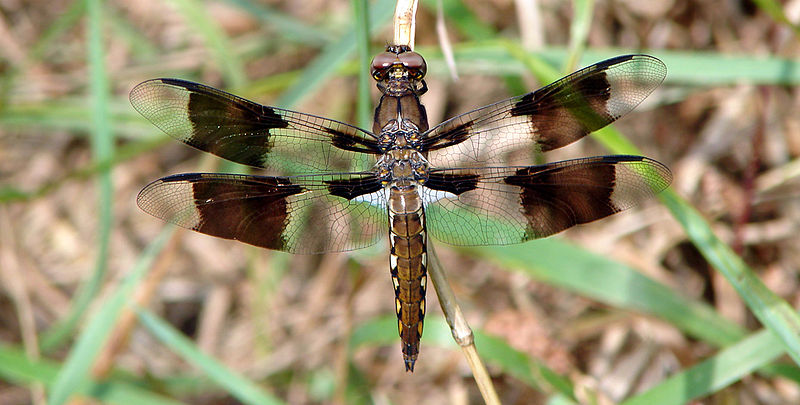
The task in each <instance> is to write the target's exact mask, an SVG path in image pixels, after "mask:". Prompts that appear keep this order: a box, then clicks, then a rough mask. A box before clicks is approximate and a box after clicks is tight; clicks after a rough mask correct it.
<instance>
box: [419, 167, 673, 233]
mask: <svg viewBox="0 0 800 405" xmlns="http://www.w3.org/2000/svg"><path fill="white" fill-rule="evenodd" d="M671 181H672V174H671V173H670V171H669V169H668V168H667V167H666V166H664V165H663V164H661V163H659V162H657V161H655V160H652V159H648V158H645V157H642V156H627V155H617V156H598V157H590V158H584V159H574V160H566V161H562V162H555V163H550V164H545V165H538V166H518V167H483V168H460V169H437V170H434V171H433V172H432V173H431V176H430V177H429V180H428V181H427V182H426V183H425V186H426V187H425V188H424V191H423V192H424V195H423V198H424V200H425V201H426V202H427V204H426V216H427V226H428V232H430V234H431V235H433V236H434V237H435V238H436V239H439V240H441V241H443V242H445V243H449V244H452V245H506V244H512V243H519V242H524V241H527V240H531V239H536V238H542V237H545V236H549V235H552V234H554V233H557V232H561V231H563V230H565V229H567V228H570V227H572V226H574V225H577V224H583V223H587V222H591V221H595V220H598V219H600V218H605V217H607V216H609V215H612V214H614V213H617V212H619V211H622V210H625V209H627V208H630V207H632V206H634V205H635V204H637V203H639V202H641V201H643V200H645V199H647V198H649V197H651V196H653V195H655V194H657V193H658V192H660V191H662V190H664V189H665V188H667V187H668V186H669V183H670V182H671Z"/></svg>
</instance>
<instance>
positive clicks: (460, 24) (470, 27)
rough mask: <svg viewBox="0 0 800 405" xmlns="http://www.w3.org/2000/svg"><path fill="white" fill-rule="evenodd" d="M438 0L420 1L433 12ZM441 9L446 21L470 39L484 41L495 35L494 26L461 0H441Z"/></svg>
mask: <svg viewBox="0 0 800 405" xmlns="http://www.w3.org/2000/svg"><path fill="white" fill-rule="evenodd" d="M437 1H438V0H423V1H422V2H421V3H422V5H424V6H425V7H427V8H428V9H430V10H431V13H435V10H436V8H437V4H436V2H437ZM442 10H443V13H444V15H445V16H446V18H447V22H448V24H449V23H452V25H453V26H454V27H456V29H458V31H459V32H460V33H461V34H462V35H464V36H465V37H466V38H469V39H470V40H472V41H484V40H489V39H492V38H496V37H497V33H496V32H495V30H494V28H492V27H491V26H490V25H489V24H486V23H484V22H483V21H481V20H480V19H479V18H478V17H477V16H476V15H475V14H474V13H473V12H472V10H470V9H469V8H468V7H467V6H465V5H464V2H463V1H460V0H442Z"/></svg>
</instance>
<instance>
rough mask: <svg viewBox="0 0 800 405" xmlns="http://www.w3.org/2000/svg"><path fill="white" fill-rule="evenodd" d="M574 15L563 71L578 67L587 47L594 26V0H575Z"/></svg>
mask: <svg viewBox="0 0 800 405" xmlns="http://www.w3.org/2000/svg"><path fill="white" fill-rule="evenodd" d="M572 9H573V10H574V11H573V14H574V15H573V17H572V23H571V24H570V27H569V47H568V48H567V49H569V51H568V55H569V56H568V57H567V59H566V62H565V63H564V68H563V69H562V71H563V72H564V73H568V72H572V71H574V70H575V69H576V68H577V67H578V61H579V60H580V57H581V54H582V53H583V50H584V49H585V48H586V39H587V38H588V37H589V28H591V26H592V15H593V14H592V13H593V11H594V0H573V1H572Z"/></svg>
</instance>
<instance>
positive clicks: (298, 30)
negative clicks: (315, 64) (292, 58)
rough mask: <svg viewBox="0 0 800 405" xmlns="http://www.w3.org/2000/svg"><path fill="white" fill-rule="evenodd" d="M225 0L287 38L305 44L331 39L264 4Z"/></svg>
mask: <svg viewBox="0 0 800 405" xmlns="http://www.w3.org/2000/svg"><path fill="white" fill-rule="evenodd" d="M227 2H228V3H231V4H233V5H235V6H236V7H239V8H240V9H242V10H244V11H245V12H247V13H248V14H250V15H252V16H254V17H256V18H258V19H259V20H261V22H262V23H263V24H264V25H265V26H267V27H269V28H270V31H271V32H275V33H276V34H279V35H280V36H281V37H282V38H286V39H287V40H290V41H294V42H298V43H302V44H306V45H325V44H327V43H329V42H330V41H331V35H330V34H329V33H327V32H325V31H323V30H321V29H319V28H317V27H315V26H313V25H308V24H306V23H304V22H302V21H299V20H297V19H295V18H294V17H292V16H290V15H288V14H286V13H282V12H280V11H276V10H274V9H272V8H270V7H268V6H266V5H264V4H258V3H254V2H252V1H250V0H227Z"/></svg>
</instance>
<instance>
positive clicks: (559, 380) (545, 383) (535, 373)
mask: <svg viewBox="0 0 800 405" xmlns="http://www.w3.org/2000/svg"><path fill="white" fill-rule="evenodd" d="M475 345H476V346H477V347H478V352H480V354H481V357H483V358H485V359H486V360H487V361H489V362H491V363H492V365H494V366H496V367H499V368H500V369H501V370H502V371H503V372H504V373H506V374H508V375H511V376H514V378H518V379H519V380H521V381H523V382H525V383H526V384H528V385H530V386H531V387H534V388H536V389H538V390H541V391H543V392H545V393H548V394H559V395H561V396H563V397H565V398H569V399H570V400H572V401H576V400H577V399H576V398H575V395H574V393H573V392H574V389H573V386H572V382H571V381H570V380H569V379H568V378H567V377H564V376H561V375H558V374H557V373H556V372H555V371H553V370H551V369H549V368H548V367H547V366H546V365H545V364H544V363H542V362H540V361H538V360H535V359H532V358H531V357H530V356H528V355H527V354H525V353H523V352H520V351H519V350H516V349H514V348H512V347H511V346H509V345H508V343H506V342H505V341H504V340H503V339H500V338H497V337H494V336H491V335H488V334H486V333H484V332H482V331H475Z"/></svg>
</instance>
